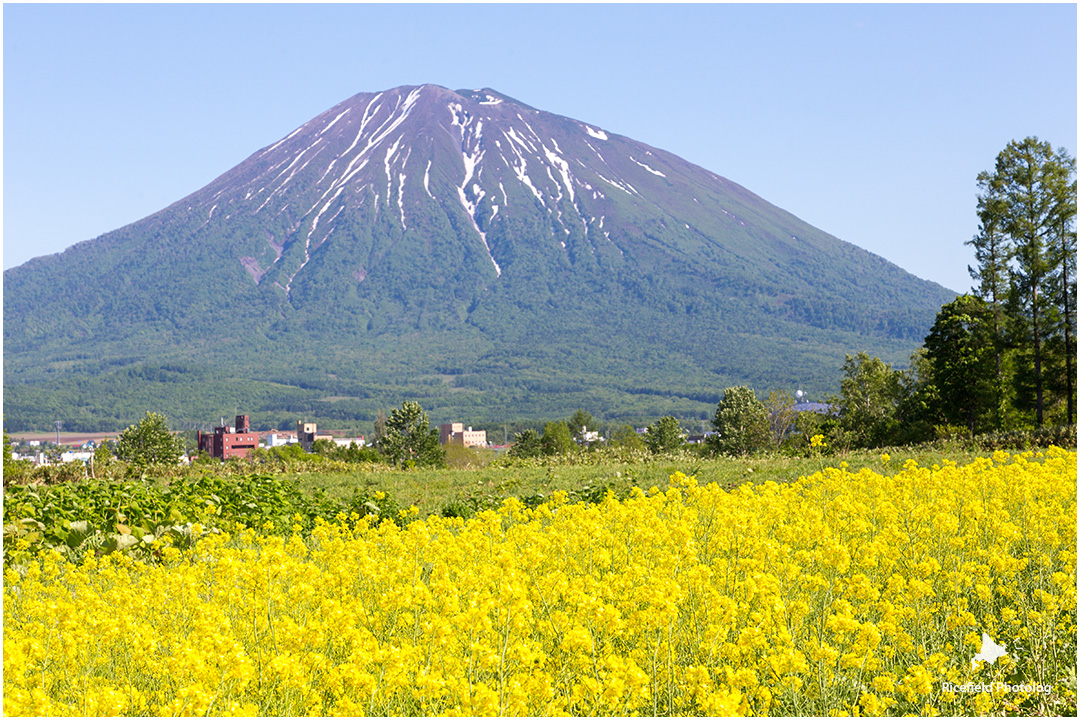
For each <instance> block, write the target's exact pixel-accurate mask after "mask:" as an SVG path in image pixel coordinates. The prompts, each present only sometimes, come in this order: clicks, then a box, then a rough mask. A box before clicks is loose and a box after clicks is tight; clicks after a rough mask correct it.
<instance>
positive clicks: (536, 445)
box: [507, 428, 544, 458]
mask: <svg viewBox="0 0 1080 720" xmlns="http://www.w3.org/2000/svg"><path fill="white" fill-rule="evenodd" d="M507 454H509V455H510V457H519V458H530V457H539V456H541V455H543V454H544V444H543V442H541V440H540V433H538V432H536V431H535V430H533V429H532V428H528V429H526V430H524V431H522V432H519V433H517V434H516V435H514V444H513V445H511V446H510V449H509V450H508V451H507Z"/></svg>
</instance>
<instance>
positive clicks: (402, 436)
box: [378, 400, 446, 467]
mask: <svg viewBox="0 0 1080 720" xmlns="http://www.w3.org/2000/svg"><path fill="white" fill-rule="evenodd" d="M378 448H379V451H380V452H381V453H382V454H383V456H384V457H385V458H386V459H387V460H389V461H390V462H391V463H392V464H394V465H399V466H403V467H409V466H413V465H433V466H436V467H438V466H442V465H444V464H445V462H446V460H445V457H446V456H445V454H444V453H443V449H442V447H440V446H439V429H438V428H435V427H431V423H430V422H429V421H428V416H427V413H426V412H424V409H423V408H422V407H420V403H418V402H414V401H412V400H406V401H405V402H403V403H401V407H400V408H397V409H396V410H393V411H392V412H391V413H390V417H388V418H387V419H386V428H385V430H384V432H383V435H382V437H381V438H379V441H378Z"/></svg>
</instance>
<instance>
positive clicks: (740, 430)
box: [713, 387, 769, 455]
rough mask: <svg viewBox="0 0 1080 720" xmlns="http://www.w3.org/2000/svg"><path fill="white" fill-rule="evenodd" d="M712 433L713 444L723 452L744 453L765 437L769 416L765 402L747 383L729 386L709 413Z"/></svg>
mask: <svg viewBox="0 0 1080 720" xmlns="http://www.w3.org/2000/svg"><path fill="white" fill-rule="evenodd" d="M713 427H714V428H715V429H716V435H715V436H714V438H713V447H714V448H715V449H716V450H718V451H720V452H726V453H733V454H739V455H744V454H746V453H749V452H753V451H754V450H758V449H760V448H762V447H764V446H765V444H766V443H767V442H768V441H769V416H768V411H767V410H766V409H765V405H764V404H763V403H762V402H761V401H760V400H758V399H757V396H756V395H755V394H754V391H753V390H751V389H750V388H748V387H730V388H728V389H727V390H725V391H724V396H723V397H722V398H720V402H719V403H718V404H717V406H716V415H714V416H713Z"/></svg>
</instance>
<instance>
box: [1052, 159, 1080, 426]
mask: <svg viewBox="0 0 1080 720" xmlns="http://www.w3.org/2000/svg"><path fill="white" fill-rule="evenodd" d="M1057 156H1058V161H1057V167H1058V170H1059V172H1061V173H1063V174H1064V177H1061V178H1059V179H1058V184H1059V185H1062V186H1064V193H1063V195H1062V197H1061V202H1060V203H1059V204H1058V208H1057V210H1058V214H1057V217H1056V218H1055V221H1054V224H1055V228H1054V235H1055V236H1056V237H1055V238H1054V239H1053V241H1052V242H1051V243H1050V251H1049V255H1050V266H1051V268H1052V269H1051V276H1052V278H1051V290H1050V292H1051V294H1052V296H1053V303H1054V305H1055V306H1056V307H1057V308H1058V309H1059V311H1060V316H1061V322H1060V327H1061V331H1060V335H1061V340H1062V342H1061V343H1060V345H1061V350H1062V352H1061V355H1062V358H1063V360H1064V362H1065V373H1064V375H1063V378H1062V379H1063V380H1064V388H1063V391H1064V396H1065V407H1066V423H1067V424H1069V425H1072V424H1073V421H1074V419H1075V418H1076V412H1075V410H1076V387H1075V385H1074V380H1075V374H1074V371H1073V368H1075V367H1076V342H1075V338H1076V159H1075V158H1073V157H1071V156H1070V155H1069V153H1068V151H1067V150H1065V148H1058V151H1057Z"/></svg>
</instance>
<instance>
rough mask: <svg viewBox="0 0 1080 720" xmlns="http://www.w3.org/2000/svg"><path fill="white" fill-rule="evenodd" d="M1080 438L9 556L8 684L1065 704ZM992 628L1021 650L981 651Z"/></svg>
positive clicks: (267, 701) (104, 701)
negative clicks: (959, 462)
mask: <svg viewBox="0 0 1080 720" xmlns="http://www.w3.org/2000/svg"><path fill="white" fill-rule="evenodd" d="M1076 462H1077V460H1076V454H1075V452H1071V451H1070V452H1066V451H1062V450H1057V449H1051V450H1049V451H1047V452H1045V453H1039V454H1033V453H1024V454H1020V455H1015V456H1010V455H1008V454H1006V453H997V454H995V455H994V457H993V458H985V459H981V460H978V461H976V462H974V463H972V464H970V465H967V466H962V467H958V466H955V465H951V464H947V465H946V466H945V467H936V466H935V467H933V468H922V467H918V466H916V465H915V463H914V462H913V461H908V462H907V463H906V464H903V463H902V462H901V461H899V460H895V459H889V458H888V457H887V456H883V457H882V469H881V472H880V473H876V472H871V471H869V470H862V471H860V472H858V473H851V472H848V471H847V470H846V469H845V468H843V467H841V468H839V469H835V468H828V469H825V470H823V471H822V472H820V473H817V474H815V475H813V476H811V477H808V478H802V479H800V480H799V481H798V482H793V483H791V484H790V485H777V484H775V483H766V484H764V485H761V486H757V487H752V486H749V485H747V486H743V487H740V488H739V489H738V490H736V491H733V492H726V491H724V490H721V489H719V488H718V487H716V486H715V485H709V486H699V485H698V484H697V482H696V481H695V479H694V478H692V477H685V476H682V475H678V474H677V475H676V476H674V477H673V478H672V480H673V482H672V486H671V488H670V489H668V490H667V491H664V492H661V491H659V490H656V489H653V490H650V491H640V490H639V491H635V493H634V494H633V496H632V497H630V498H629V499H627V500H626V501H624V502H618V501H616V500H614V499H609V500H607V501H605V502H604V503H602V504H600V505H569V504H566V503H565V502H564V501H563V502H561V501H560V498H559V497H556V498H555V499H554V500H553V501H552V502H551V503H549V504H548V505H542V506H540V507H539V508H537V509H535V510H529V509H526V508H525V507H524V506H522V505H521V504H520V503H518V502H517V501H515V500H509V501H507V502H506V503H505V504H504V505H503V507H502V508H501V509H500V510H499V511H498V512H492V511H487V512H484V513H481V514H480V515H478V516H477V517H476V518H474V519H473V520H470V521H467V522H462V521H461V520H460V519H443V518H436V517H431V518H428V519H427V520H415V521H413V522H411V523H409V524H408V525H407V527H406V529H401V528H399V527H398V526H397V525H394V524H392V523H389V522H386V523H383V524H382V525H379V526H372V525H370V524H368V523H367V522H365V521H350V520H349V519H348V518H337V519H336V520H334V522H332V523H326V524H323V525H321V526H320V527H318V528H317V529H316V530H315V532H314V534H313V535H312V537H310V538H307V539H301V538H300V537H299V536H293V537H292V539H288V540H283V539H281V538H280V537H262V536H260V535H259V534H257V533H256V532H254V531H250V530H246V531H242V532H238V533H236V534H234V535H231V536H230V535H228V534H224V533H222V534H208V535H206V536H205V537H204V538H203V539H202V540H200V541H199V543H198V544H197V545H196V546H195V547H194V548H193V549H191V550H187V551H183V552H181V551H179V550H176V549H173V548H166V549H165V551H164V557H163V560H162V561H161V562H158V563H155V564H144V563H142V562H138V561H135V560H132V559H130V558H127V557H126V556H124V555H122V554H112V555H106V556H103V557H100V558H97V559H89V560H87V561H86V562H84V563H83V564H81V565H79V566H75V565H71V564H68V563H66V562H64V561H63V560H62V559H61V558H60V556H59V555H56V554H50V555H48V556H43V557H42V558H41V559H40V560H39V561H38V562H36V563H33V564H30V565H29V566H22V567H19V568H14V569H8V570H7V571H6V572H5V577H4V681H3V682H4V708H3V709H4V713H5V714H6V715H33V714H50V715H61V714H71V715H127V714H151V715H177V714H179V715H195V714H200V715H201V714H210V715H229V714H239V715H304V714H315V715H412V714H420V715H494V714H502V715H545V716H546V715H568V714H570V715H635V714H640V715H707V716H716V715H731V714H746V715H831V714H865V715H880V714H889V715H892V714H906V713H911V714H920V715H935V714H942V715H976V714H987V713H991V712H1002V711H1006V712H1008V711H1015V712H1020V713H1023V714H1036V713H1046V712H1049V713H1054V712H1057V713H1060V712H1065V713H1066V714H1068V713H1070V712H1072V711H1073V709H1074V708H1075V697H1076V689H1075V687H1076V686H1075V674H1072V669H1073V668H1074V667H1075V664H1076V580H1077V578H1076ZM898 464H899V467H897V465H898ZM563 500H565V498H563ZM983 633H986V634H987V635H988V636H989V637H990V638H992V639H993V642H994V643H996V644H998V645H1000V646H1002V647H1003V648H1004V649H1005V651H1007V653H1008V654H1007V655H1006V656H1004V657H1001V658H999V659H997V660H996V661H995V662H994V663H993V664H989V663H983V662H981V661H980V662H976V663H975V664H974V667H973V662H972V658H973V657H974V656H975V655H976V654H977V653H979V652H980V650H981V649H984V648H983ZM1070 677H1071V679H1070ZM994 682H997V683H998V684H997V685H994V684H993V683H994ZM983 689H989V690H990V692H984V691H982V690H983Z"/></svg>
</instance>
